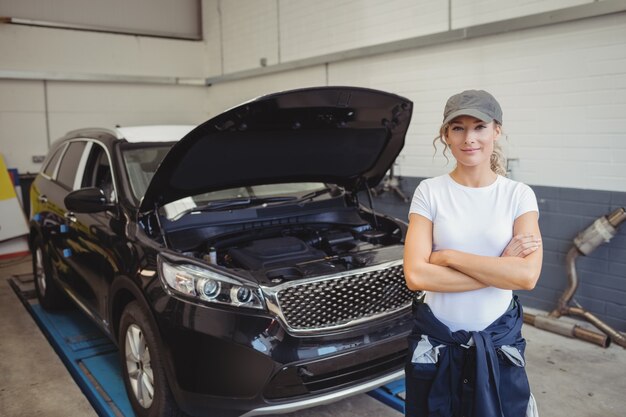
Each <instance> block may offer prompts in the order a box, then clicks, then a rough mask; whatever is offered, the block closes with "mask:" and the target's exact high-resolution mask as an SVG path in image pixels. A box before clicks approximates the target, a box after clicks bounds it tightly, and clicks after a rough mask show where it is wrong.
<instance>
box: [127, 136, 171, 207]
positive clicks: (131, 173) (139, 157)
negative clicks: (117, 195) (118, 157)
mask: <svg viewBox="0 0 626 417" xmlns="http://www.w3.org/2000/svg"><path fill="white" fill-rule="evenodd" d="M170 148H171V145H165V146H150V147H141V148H132V149H125V150H124V151H123V155H124V165H126V172H127V174H128V179H129V180H130V186H131V188H132V190H133V194H134V195H135V197H136V198H137V200H141V198H142V197H143V196H144V194H145V193H146V190H147V189H148V184H150V180H151V179H152V177H153V176H154V173H155V172H156V169H157V167H158V166H159V164H160V163H161V161H162V160H163V158H165V155H167V153H168V152H169V150H170Z"/></svg>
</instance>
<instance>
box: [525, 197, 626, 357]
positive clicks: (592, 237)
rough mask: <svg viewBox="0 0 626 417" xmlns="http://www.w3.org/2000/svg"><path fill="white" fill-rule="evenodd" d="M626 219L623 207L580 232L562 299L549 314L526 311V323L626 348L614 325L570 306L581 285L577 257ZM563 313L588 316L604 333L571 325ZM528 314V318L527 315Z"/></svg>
mask: <svg viewBox="0 0 626 417" xmlns="http://www.w3.org/2000/svg"><path fill="white" fill-rule="evenodd" d="M624 221H626V210H624V208H623V207H620V208H618V209H617V210H614V211H613V212H611V213H609V214H608V215H607V216H603V217H600V218H599V219H597V220H596V221H594V222H593V223H592V224H591V226H589V227H587V228H586V229H585V230H583V231H582V232H580V233H579V234H578V235H577V236H576V238H575V239H574V246H572V248H571V249H570V250H569V251H568V252H567V256H566V258H565V268H566V269H567V277H568V279H569V285H568V286H567V288H566V289H565V290H564V291H563V294H562V295H561V297H560V298H559V301H558V303H557V307H556V308H555V309H554V310H552V312H550V314H549V315H540V314H538V315H532V314H527V313H524V322H525V323H529V324H533V325H534V326H535V327H537V328H540V329H544V330H548V331H551V332H553V333H557V334H561V335H564V336H568V337H576V338H579V339H582V340H586V341H588V342H591V343H595V344H597V345H600V346H602V347H608V346H609V345H610V344H611V340H613V341H614V342H615V343H617V344H618V345H620V346H621V347H623V348H626V337H625V336H624V335H623V334H622V333H620V332H618V331H617V330H615V329H613V328H612V327H611V326H609V325H608V324H606V323H605V322H603V321H602V320H600V319H599V318H598V317H596V316H595V315H593V314H592V313H590V312H588V311H587V310H585V309H584V308H582V307H581V306H577V307H572V306H570V305H569V303H570V301H571V300H572V297H573V296H574V294H575V293H576V289H577V288H578V275H577V273H576V258H578V256H580V255H581V254H582V255H589V254H590V253H591V252H593V251H594V250H595V249H596V248H597V247H598V246H600V245H601V244H602V243H605V242H608V241H610V240H611V239H612V238H613V237H614V236H615V234H616V233H617V227H618V226H619V225H620V224H622V223H623V222H624ZM562 315H570V316H577V317H582V318H584V319H586V320H587V321H588V322H589V323H591V324H593V325H594V326H596V327H597V328H598V329H599V330H601V331H602V332H603V333H604V334H600V333H596V332H593V331H590V330H587V329H584V328H582V327H580V326H578V325H575V324H568V323H564V322H561V321H559V320H558V318H559V317H561V316H562ZM527 316H528V318H527Z"/></svg>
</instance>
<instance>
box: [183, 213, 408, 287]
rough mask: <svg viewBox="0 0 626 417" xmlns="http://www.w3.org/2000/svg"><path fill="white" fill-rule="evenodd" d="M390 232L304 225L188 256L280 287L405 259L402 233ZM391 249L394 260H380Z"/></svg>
mask: <svg viewBox="0 0 626 417" xmlns="http://www.w3.org/2000/svg"><path fill="white" fill-rule="evenodd" d="M385 226H386V227H385V228H384V229H383V228H381V227H380V225H379V228H378V229H375V228H373V227H372V226H371V225H370V224H369V223H364V224H361V225H356V226H354V225H350V226H347V225H337V224H310V225H307V224H299V225H291V226H283V227H271V228H264V229H260V230H254V231H250V230H247V231H245V232H239V233H233V234H231V235H229V236H220V237H219V238H211V239H208V240H207V241H206V242H204V243H203V244H202V245H201V249H200V250H198V251H193V252H191V253H190V252H187V253H186V254H187V255H191V256H193V257H196V258H200V259H202V260H204V261H205V262H207V263H211V264H214V265H217V266H220V267H224V268H227V269H230V270H233V272H236V271H247V272H248V273H249V274H251V275H253V276H254V277H255V278H256V279H257V280H258V281H259V282H265V283H273V284H279V283H281V282H284V281H289V280H296V279H302V278H306V277H312V276H319V275H327V274H333V273H339V272H342V271H346V270H350V269H355V268H362V267H365V266H368V265H371V264H374V263H377V262H382V261H386V260H397V259H398V258H399V257H401V256H402V252H401V249H402V246H401V241H402V238H403V233H402V230H401V228H400V227H399V226H398V225H397V224H395V223H394V222H391V221H387V222H386V223H385ZM392 247H394V249H393V250H392V252H393V254H392V253H387V255H386V256H388V257H389V259H386V257H385V258H381V250H382V252H389V251H388V250H385V249H386V248H392Z"/></svg>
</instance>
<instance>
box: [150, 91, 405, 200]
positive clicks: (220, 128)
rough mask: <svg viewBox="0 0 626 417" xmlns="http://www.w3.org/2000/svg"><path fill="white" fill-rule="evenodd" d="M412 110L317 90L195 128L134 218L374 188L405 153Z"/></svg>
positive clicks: (368, 95)
mask: <svg viewBox="0 0 626 417" xmlns="http://www.w3.org/2000/svg"><path fill="white" fill-rule="evenodd" d="M412 110H413V103H412V102H411V101H409V100H408V99H406V98H403V97H400V96H397V95H395V94H390V93H386V92H383V91H377V90H371V89H365V88H356V87H316V88H306V89H300V90H292V91H285V92H281V93H276V94H271V95H267V96H263V97H260V98H257V99H255V100H252V101H250V102H247V103H244V104H241V105H239V106H237V107H234V108H232V109H230V110H227V111H226V112H224V113H222V114H220V115H219V116H216V117H214V118H212V119H210V120H208V121H207V122H205V123H203V124H201V125H199V126H198V127H196V128H195V129H194V130H192V131H191V132H189V133H188V134H187V135H186V136H185V137H183V138H182V139H181V140H180V141H179V142H177V143H176V144H175V145H174V146H173V147H172V149H171V150H170V152H169V153H168V154H167V155H166V156H165V158H164V159H163V161H162V162H161V165H160V166H159V167H158V169H157V170H156V172H155V174H154V177H153V178H152V180H151V182H150V184H149V185H148V188H147V190H146V193H145V195H144V197H143V199H142V202H141V207H140V210H141V211H148V210H150V209H154V207H155V206H162V205H164V204H167V203H170V202H172V201H176V200H178V199H180V198H183V197H187V196H193V195H197V194H200V193H205V192H209V191H216V190H220V189H226V188H234V187H242V186H250V185H259V184H272V183H274V184H275V183H291V182H325V183H332V184H337V185H340V186H343V187H345V188H346V189H349V190H354V191H356V190H359V189H362V188H364V187H366V186H367V187H373V186H375V185H376V184H378V183H379V182H380V180H381V179H382V178H383V177H384V175H385V173H386V172H387V170H388V169H389V168H390V167H391V165H392V164H393V162H394V160H395V159H396V157H397V156H398V154H399V153H400V151H401V150H402V147H403V146H404V137H405V135H406V132H407V129H408V127H409V122H410V120H411V113H412Z"/></svg>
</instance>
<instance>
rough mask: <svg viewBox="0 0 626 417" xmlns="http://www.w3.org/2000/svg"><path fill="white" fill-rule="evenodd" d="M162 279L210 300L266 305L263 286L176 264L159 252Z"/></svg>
mask: <svg viewBox="0 0 626 417" xmlns="http://www.w3.org/2000/svg"><path fill="white" fill-rule="evenodd" d="M159 270H160V276H161V279H162V280H163V281H164V282H165V284H166V285H167V287H168V288H170V289H172V290H174V291H175V292H178V293H181V294H184V295H187V296H192V297H195V298H198V299H200V300H203V301H208V302H211V303H217V304H225V305H231V306H235V307H249V308H257V309H261V310H263V309H265V303H264V302H263V296H262V295H261V290H260V289H259V288H255V287H253V286H248V285H244V284H242V283H241V282H238V281H236V280H234V279H231V278H229V277H226V276H223V275H220V274H216V273H214V272H212V271H209V270H207V269H203V268H200V267H198V266H195V265H190V264H173V263H170V262H168V261H166V260H164V259H163V258H162V257H160V256H159Z"/></svg>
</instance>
